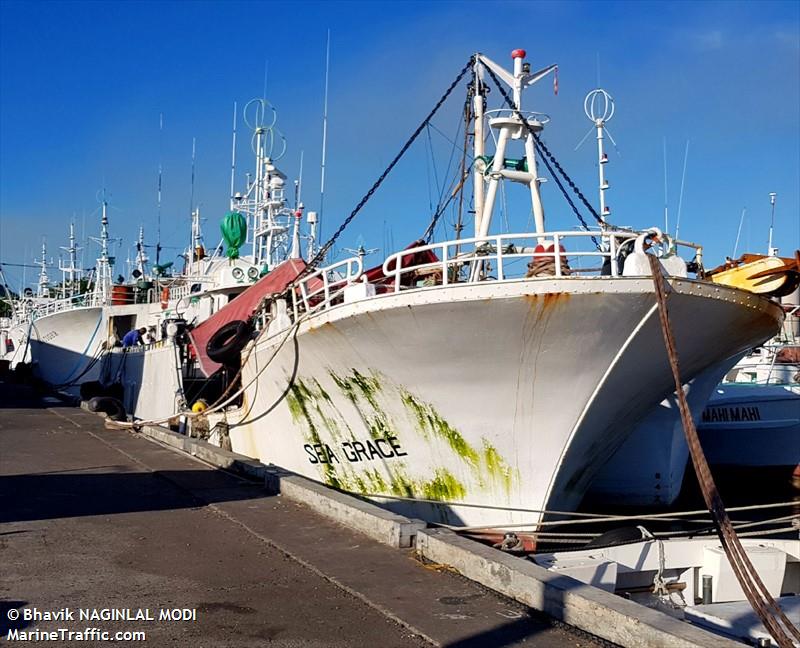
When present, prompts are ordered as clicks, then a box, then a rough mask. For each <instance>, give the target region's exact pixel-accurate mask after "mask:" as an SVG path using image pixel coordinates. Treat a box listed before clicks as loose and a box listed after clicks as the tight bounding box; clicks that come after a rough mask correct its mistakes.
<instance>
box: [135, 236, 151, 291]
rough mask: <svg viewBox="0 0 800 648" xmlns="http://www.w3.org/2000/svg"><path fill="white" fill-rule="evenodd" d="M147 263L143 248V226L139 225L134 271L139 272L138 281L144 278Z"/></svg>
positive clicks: (147, 259)
mask: <svg viewBox="0 0 800 648" xmlns="http://www.w3.org/2000/svg"><path fill="white" fill-rule="evenodd" d="M148 261H150V259H149V258H148V257H147V253H146V252H145V246H144V225H139V239H138V240H137V241H136V269H137V270H138V271H139V277H138V278H139V279H142V278H144V276H145V274H146V269H147V262H148Z"/></svg>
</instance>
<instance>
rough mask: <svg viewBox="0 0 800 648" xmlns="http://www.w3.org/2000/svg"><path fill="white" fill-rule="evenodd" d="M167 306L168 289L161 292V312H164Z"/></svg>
mask: <svg viewBox="0 0 800 648" xmlns="http://www.w3.org/2000/svg"><path fill="white" fill-rule="evenodd" d="M168 305H169V288H164V289H163V290H162V291H161V310H166V308H167V306H168Z"/></svg>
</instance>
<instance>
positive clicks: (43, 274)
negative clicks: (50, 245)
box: [36, 238, 50, 297]
mask: <svg viewBox="0 0 800 648" xmlns="http://www.w3.org/2000/svg"><path fill="white" fill-rule="evenodd" d="M36 264H37V265H38V266H40V270H39V284H38V285H39V287H38V288H37V290H36V296H37V297H48V296H49V290H48V288H47V285H48V284H49V283H50V278H49V277H48V276H47V242H46V241H45V239H44V238H42V258H41V260H39V261H37V262H36Z"/></svg>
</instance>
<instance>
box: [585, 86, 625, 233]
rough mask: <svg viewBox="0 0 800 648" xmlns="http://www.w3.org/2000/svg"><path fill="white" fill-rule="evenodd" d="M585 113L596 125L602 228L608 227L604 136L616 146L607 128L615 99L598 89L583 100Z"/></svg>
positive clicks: (612, 114) (606, 160)
mask: <svg viewBox="0 0 800 648" xmlns="http://www.w3.org/2000/svg"><path fill="white" fill-rule="evenodd" d="M583 112H584V113H586V116H587V117H588V118H589V119H590V120H591V122H592V123H593V124H594V128H595V130H596V131H597V175H598V190H599V194H600V212H599V213H600V220H602V221H603V222H602V225H601V227H605V225H606V217H607V216H608V215H609V214H610V213H611V208H610V207H609V206H608V204H607V203H606V190H608V180H607V179H606V175H605V166H606V164H608V154H607V153H606V152H605V148H604V145H603V144H604V140H605V137H604V135H608V139H610V140H611V143H612V144H613V145H614V146H616V145H617V143H616V142H615V141H614V138H613V137H611V133H610V132H609V131H608V128H607V127H606V123H607V122H609V121H610V120H611V118H612V117H613V116H614V98H613V97H612V96H611V95H610V94H608V92H606V91H605V90H603V89H602V88H596V89H595V90H592V91H591V92H590V93H589V94H587V95H586V98H585V99H584V100H583ZM591 133H592V131H589V132H588V133H587V134H586V137H588V136H589V135H591ZM586 137H584V138H583V140H581V141H580V143H579V144H578V146H576V147H575V150H578V148H579V147H580V145H581V144H583V142H584V141H585V140H586Z"/></svg>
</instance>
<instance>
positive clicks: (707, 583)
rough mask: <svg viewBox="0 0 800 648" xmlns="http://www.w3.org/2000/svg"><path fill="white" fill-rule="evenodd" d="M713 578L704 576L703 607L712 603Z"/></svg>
mask: <svg viewBox="0 0 800 648" xmlns="http://www.w3.org/2000/svg"><path fill="white" fill-rule="evenodd" d="M711 583H712V577H711V576H703V605H708V604H709V603H711Z"/></svg>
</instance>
